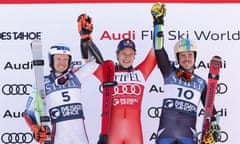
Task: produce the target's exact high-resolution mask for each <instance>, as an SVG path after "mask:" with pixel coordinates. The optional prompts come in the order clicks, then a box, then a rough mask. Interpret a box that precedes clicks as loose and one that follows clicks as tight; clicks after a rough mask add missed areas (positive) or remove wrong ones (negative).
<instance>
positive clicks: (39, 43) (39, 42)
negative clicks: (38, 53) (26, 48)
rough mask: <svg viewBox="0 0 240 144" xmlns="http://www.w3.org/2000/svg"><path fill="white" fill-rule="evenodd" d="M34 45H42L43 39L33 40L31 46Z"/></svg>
mask: <svg viewBox="0 0 240 144" xmlns="http://www.w3.org/2000/svg"><path fill="white" fill-rule="evenodd" d="M34 45H42V41H41V40H39V39H35V40H33V41H32V42H31V47H33V46H34Z"/></svg>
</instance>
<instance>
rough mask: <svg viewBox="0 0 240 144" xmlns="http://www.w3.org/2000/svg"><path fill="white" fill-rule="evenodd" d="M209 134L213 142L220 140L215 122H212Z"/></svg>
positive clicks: (218, 129)
mask: <svg viewBox="0 0 240 144" xmlns="http://www.w3.org/2000/svg"><path fill="white" fill-rule="evenodd" d="M209 131H210V133H211V134H212V136H213V139H214V141H215V142H218V141H219V138H220V126H219V124H218V122H217V121H212V122H211V126H210V130H209Z"/></svg>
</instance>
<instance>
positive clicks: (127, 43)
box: [117, 39, 136, 52]
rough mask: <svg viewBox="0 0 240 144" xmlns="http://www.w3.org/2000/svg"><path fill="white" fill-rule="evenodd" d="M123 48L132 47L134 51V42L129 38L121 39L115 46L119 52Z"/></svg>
mask: <svg viewBox="0 0 240 144" xmlns="http://www.w3.org/2000/svg"><path fill="white" fill-rule="evenodd" d="M125 48H132V49H133V50H134V51H136V46H135V43H134V42H133V41H132V40H130V39H123V40H121V41H120V42H119V44H118V46H117V52H119V51H121V50H123V49H125Z"/></svg>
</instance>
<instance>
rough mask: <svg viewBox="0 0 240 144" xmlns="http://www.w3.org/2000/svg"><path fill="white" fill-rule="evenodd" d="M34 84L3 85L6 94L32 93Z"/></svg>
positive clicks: (3, 91)
mask: <svg viewBox="0 0 240 144" xmlns="http://www.w3.org/2000/svg"><path fill="white" fill-rule="evenodd" d="M31 88H32V84H5V85H3V86H2V93H3V94H4V95H30V93H31V92H30V90H31Z"/></svg>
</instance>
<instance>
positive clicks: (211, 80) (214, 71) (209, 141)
mask: <svg viewBox="0 0 240 144" xmlns="http://www.w3.org/2000/svg"><path fill="white" fill-rule="evenodd" d="M220 68H221V57H219V56H214V57H213V58H212V59H211V61H210V67H209V74H208V88H207V95H206V100H205V115H204V118H203V128H202V137H201V144H215V141H214V139H213V135H212V134H211V133H209V129H210V122H211V117H212V116H213V106H214V99H215V94H216V89H217V82H218V79H219V72H220Z"/></svg>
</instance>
